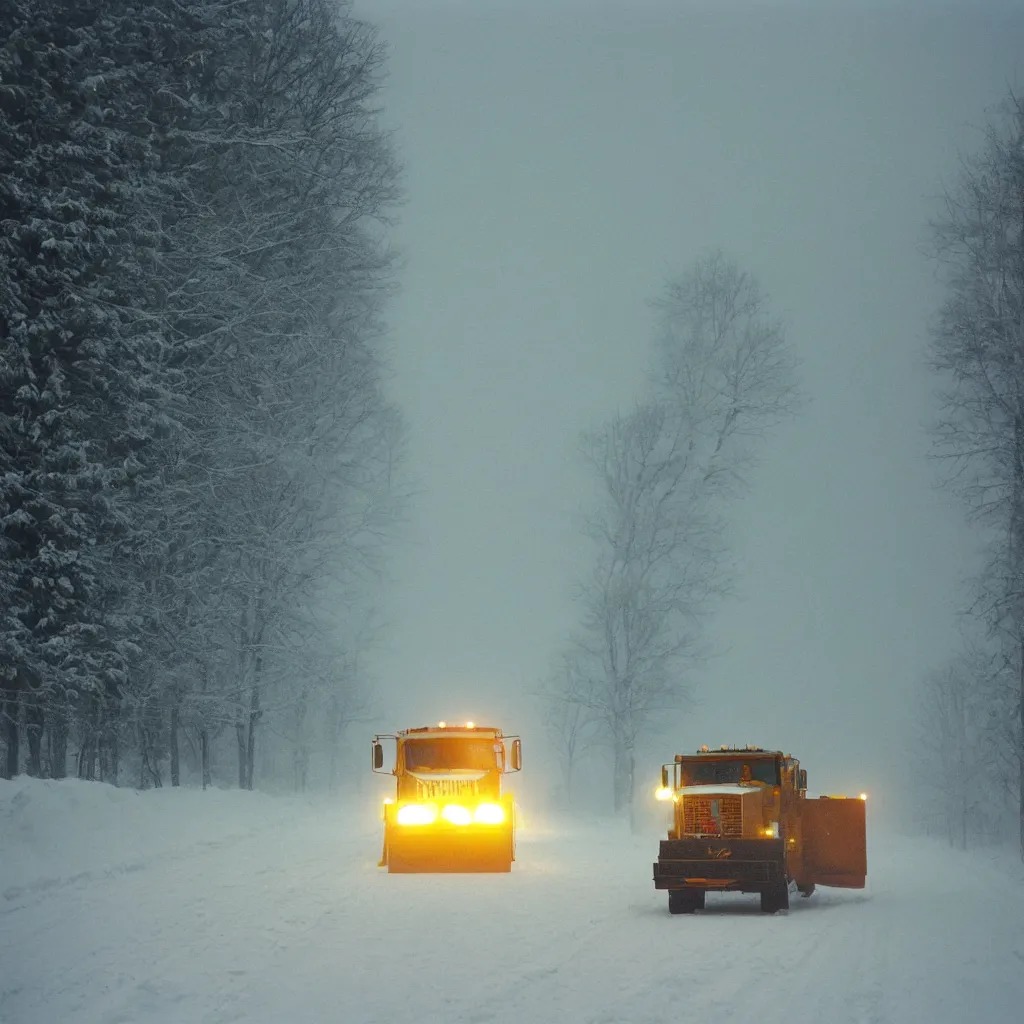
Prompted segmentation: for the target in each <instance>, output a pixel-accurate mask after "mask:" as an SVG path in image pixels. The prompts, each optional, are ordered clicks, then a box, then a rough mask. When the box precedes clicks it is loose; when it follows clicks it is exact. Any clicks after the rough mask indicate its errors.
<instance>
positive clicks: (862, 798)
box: [860, 793, 868, 800]
mask: <svg viewBox="0 0 1024 1024" xmlns="http://www.w3.org/2000/svg"><path fill="white" fill-rule="evenodd" d="M860 798H861V800H867V798H868V795H867V793H861V795H860Z"/></svg>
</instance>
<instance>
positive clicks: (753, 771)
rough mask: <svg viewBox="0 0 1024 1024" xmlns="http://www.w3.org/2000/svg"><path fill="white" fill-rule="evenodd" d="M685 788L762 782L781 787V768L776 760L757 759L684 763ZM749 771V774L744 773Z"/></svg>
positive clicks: (722, 759)
mask: <svg viewBox="0 0 1024 1024" xmlns="http://www.w3.org/2000/svg"><path fill="white" fill-rule="evenodd" d="M682 768H683V785H684V786H714V785H721V784H725V785H734V784H736V783H739V782H760V783H762V784H763V785H765V786H778V785H779V766H778V765H777V764H776V762H775V761H774V759H772V760H770V759H768V758H765V757H762V758H756V757H735V758H733V757H730V758H721V759H718V758H716V759H715V760H713V761H712V760H708V761H684V762H683V764H682ZM744 768H747V769H749V774H748V772H747V771H744Z"/></svg>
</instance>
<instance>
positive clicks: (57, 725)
mask: <svg viewBox="0 0 1024 1024" xmlns="http://www.w3.org/2000/svg"><path fill="white" fill-rule="evenodd" d="M48 732H49V736H50V778H53V779H64V778H67V774H68V723H67V719H65V718H64V716H63V714H61V715H59V716H58V717H57V718H53V717H52V716H51V718H50V728H49V730H48Z"/></svg>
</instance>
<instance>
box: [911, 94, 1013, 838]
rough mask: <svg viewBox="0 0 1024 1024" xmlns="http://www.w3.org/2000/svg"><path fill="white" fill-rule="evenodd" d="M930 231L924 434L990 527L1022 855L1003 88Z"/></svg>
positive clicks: (982, 605)
mask: <svg viewBox="0 0 1024 1024" xmlns="http://www.w3.org/2000/svg"><path fill="white" fill-rule="evenodd" d="M933 234H934V243H935V250H936V255H937V257H938V258H939V260H940V261H941V263H942V265H943V267H944V270H945V272H946V275H945V276H946V288H947V298H946V301H945V303H944V304H943V306H942V309H941V311H940V314H939V316H938V319H937V322H936V324H935V326H934V329H933V332H932V348H931V351H932V360H933V365H934V367H935V369H936V370H937V371H938V373H939V374H940V375H941V379H942V381H943V390H942V392H941V400H942V404H943V409H944V413H943V416H942V418H941V419H940V420H939V421H938V423H937V424H936V425H935V430H934V434H935V441H936V446H937V449H938V453H939V454H940V455H941V456H943V457H945V458H947V459H949V460H951V462H952V465H953V467H954V472H953V473H952V474H951V475H950V478H949V482H950V483H951V485H952V486H953V487H954V488H956V490H957V491H958V492H959V493H960V494H961V495H962V497H963V498H964V499H965V501H966V504H967V507H968V509H969V513H970V516H971V518H972V520H973V521H974V522H976V523H978V524H979V525H980V526H981V527H982V528H983V529H984V530H985V531H986V535H987V536H988V537H989V538H990V539H991V544H990V557H989V560H988V564H987V567H986V569H985V571H984V574H983V580H982V581H981V585H980V586H979V593H980V595H981V596H980V598H979V600H978V602H977V604H976V606H975V609H974V611H975V612H976V613H977V614H979V615H980V616H981V617H983V618H984V620H985V621H986V622H987V624H988V626H989V628H990V629H991V631H992V632H993V634H994V635H995V636H998V637H999V638H1000V640H1001V642H1002V643H1003V645H1004V649H1005V650H1006V659H1007V662H1008V663H1009V664H1012V665H1013V666H1014V668H1015V678H1016V683H1015V690H1016V699H1015V701H1014V702H1013V703H1014V705H1015V707H1014V712H1013V714H1014V718H1015V722H1014V724H1013V727H1012V729H1011V730H1010V733H1011V737H1010V740H1009V742H1010V744H1011V750H1012V755H1011V756H1012V757H1013V758H1014V760H1015V761H1016V769H1017V790H1018V805H1019V817H1020V844H1021V856H1022V857H1024V104H1022V102H1021V101H1020V100H1019V99H1017V98H1016V97H1014V96H1013V95H1011V96H1009V97H1008V99H1007V101H1006V102H1005V104H1004V107H1003V110H1002V112H1001V114H1000V116H999V118H998V119H996V120H994V121H993V122H992V123H991V124H990V125H989V126H988V128H987V129H986V132H985V143H984V146H983V147H982V148H981V151H980V152H979V153H978V154H977V155H976V156H974V157H971V158H969V159H965V160H964V161H963V166H962V170H961V173H960V176H959V179H958V181H957V183H956V185H955V187H954V188H953V189H952V190H950V191H949V192H948V194H947V196H946V201H945V214H944V216H943V217H942V219H941V220H939V221H938V222H937V223H935V224H934V225H933Z"/></svg>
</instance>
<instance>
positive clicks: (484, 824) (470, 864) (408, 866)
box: [373, 722, 522, 873]
mask: <svg viewBox="0 0 1024 1024" xmlns="http://www.w3.org/2000/svg"><path fill="white" fill-rule="evenodd" d="M385 739H388V740H394V741H395V763H394V767H393V768H392V769H391V770H390V772H389V771H388V770H387V769H385V768H384V748H383V745H382V742H381V741H382V740H385ZM521 768H522V745H521V742H520V739H519V737H518V736H504V735H503V734H502V732H501V730H500V729H496V728H493V727H492V726H479V725H475V724H474V723H473V722H466V723H465V724H464V725H452V724H449V723H447V722H439V723H438V724H437V725H436V726H423V727H421V728H417V729H401V730H399V731H398V732H397V733H394V734H387V735H378V736H375V737H374V738H373V770H374V771H375V772H378V773H380V774H391V775H394V776H395V779H396V782H397V788H396V793H395V796H394V797H393V798H392V797H388V798H387V799H386V800H385V801H384V849H383V852H382V854H381V859H380V863H379V866H380V867H386V868H387V869H388V872H389V873H410V872H426V871H466V872H469V871H511V870H512V861H513V860H515V803H514V801H513V798H512V795H511V793H508V792H503V790H502V777H503V776H504V775H505V774H506V773H508V772H517V771H519V770H520V769H521Z"/></svg>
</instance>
